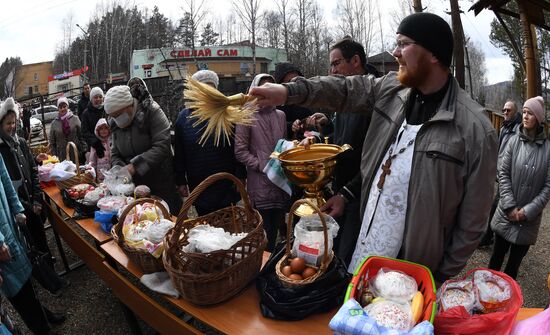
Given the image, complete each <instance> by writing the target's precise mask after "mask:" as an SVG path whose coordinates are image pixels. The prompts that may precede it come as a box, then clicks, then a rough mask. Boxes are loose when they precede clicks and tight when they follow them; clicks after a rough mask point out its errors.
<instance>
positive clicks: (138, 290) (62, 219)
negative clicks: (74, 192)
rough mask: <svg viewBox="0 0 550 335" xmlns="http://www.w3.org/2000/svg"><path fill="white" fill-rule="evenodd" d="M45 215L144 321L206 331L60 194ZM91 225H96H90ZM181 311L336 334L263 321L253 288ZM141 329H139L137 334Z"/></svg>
mask: <svg viewBox="0 0 550 335" xmlns="http://www.w3.org/2000/svg"><path fill="white" fill-rule="evenodd" d="M44 191H45V194H46V198H47V199H46V200H47V201H46V209H47V210H48V211H49V217H50V220H51V224H52V226H53V227H54V229H55V231H56V234H59V235H60V236H61V237H63V239H64V240H65V242H66V243H67V244H68V245H69V247H70V248H71V249H73V251H74V252H75V253H76V254H77V255H78V256H79V257H80V258H81V259H82V260H83V261H84V262H85V263H86V265H87V266H88V267H89V268H90V269H91V270H93V271H94V272H96V273H97V274H98V275H99V276H100V278H102V280H104V281H105V283H106V284H107V285H108V286H109V287H111V289H112V291H113V293H114V294H115V295H116V296H117V297H118V298H119V299H120V300H121V302H123V303H124V304H125V306H127V308H128V309H130V310H131V311H132V312H133V313H135V314H136V315H137V316H139V317H140V318H141V319H142V320H143V321H145V322H146V323H148V324H149V325H150V326H151V327H153V328H154V329H155V330H157V331H158V332H159V333H161V334H200V333H201V331H200V330H198V329H197V328H195V327H193V326H192V325H190V324H188V323H186V322H184V321H183V320H182V319H180V318H179V317H178V316H176V315H175V314H174V313H172V312H171V311H170V310H168V309H166V308H165V307H163V306H162V305H161V304H159V302H157V301H156V300H154V299H153V298H152V297H151V295H149V294H148V293H147V292H148V289H145V288H142V287H140V286H136V285H134V284H133V283H132V282H131V281H129V280H128V279H127V278H126V277H125V276H124V275H122V274H121V273H120V272H119V271H117V268H123V269H125V270H127V271H128V272H129V273H130V274H131V275H132V276H135V277H136V278H140V277H141V275H142V272H141V270H140V269H139V268H138V267H137V266H136V265H135V264H133V263H132V262H131V261H130V260H129V259H128V257H127V255H126V254H125V253H124V252H123V251H122V250H121V249H120V247H119V246H118V244H116V243H115V242H114V241H113V240H112V238H111V237H110V236H109V235H107V234H105V233H104V232H103V231H101V228H100V227H99V225H98V224H96V223H94V222H93V220H92V219H84V220H72V221H74V222H75V223H76V225H77V226H79V227H80V228H82V229H83V230H84V231H85V232H87V233H88V234H89V235H90V236H91V237H93V239H94V241H95V246H94V245H91V244H90V243H89V242H88V241H86V240H85V239H84V238H82V236H81V235H80V234H79V233H78V232H76V231H75V230H74V229H73V227H72V226H71V225H69V224H68V222H67V221H70V220H71V219H70V217H71V216H72V214H73V212H74V211H73V210H72V209H70V208H67V207H66V206H64V205H63V202H62V199H61V195H60V194H59V190H57V188H55V189H54V188H53V187H51V188H47V189H45V190H44ZM90 221H91V222H90ZM162 299H164V300H165V301H167V302H169V303H170V304H171V305H172V306H173V307H175V308H176V309H178V310H180V311H182V312H185V313H187V314H190V315H191V316H193V317H194V318H195V319H197V320H199V321H201V322H202V323H204V324H205V325H207V326H209V327H211V328H213V329H215V330H217V331H219V332H221V333H225V334H262V335H269V334H285V335H286V334H293V335H294V334H296V335H299V334H331V333H332V332H331V330H330V329H329V327H328V323H329V321H330V319H331V318H332V316H333V315H334V314H335V313H336V311H337V310H336V309H334V310H332V311H330V312H327V313H323V314H317V315H312V316H310V317H308V318H306V319H305V320H302V321H296V322H285V321H276V320H271V319H267V318H264V317H263V316H262V315H261V312H260V308H259V296H258V293H257V291H256V289H255V287H254V286H253V285H249V286H248V287H246V288H245V289H244V290H243V292H241V293H240V294H239V295H237V296H235V297H234V298H232V299H231V300H229V301H227V302H224V303H222V304H219V305H215V306H210V307H199V306H196V305H193V304H191V303H188V302H186V301H185V300H183V299H175V298H172V297H168V296H164V295H162ZM540 311H542V308H522V309H521V310H520V312H519V314H518V317H517V320H523V319H525V318H528V317H530V316H532V315H535V314H537V313H539V312H540ZM127 319H129V323H131V324H130V327H131V328H132V330H133V331H134V332H135V333H139V332H140V330H139V326H138V325H137V323H134V322H132V318H127ZM136 327H137V329H136Z"/></svg>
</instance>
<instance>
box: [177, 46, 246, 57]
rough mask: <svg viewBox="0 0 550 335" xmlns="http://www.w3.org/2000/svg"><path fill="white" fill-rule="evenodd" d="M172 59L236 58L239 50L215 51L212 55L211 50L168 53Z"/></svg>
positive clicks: (187, 50) (186, 50)
mask: <svg viewBox="0 0 550 335" xmlns="http://www.w3.org/2000/svg"><path fill="white" fill-rule="evenodd" d="M170 56H172V58H188V57H238V56H239V50H237V49H217V50H215V53H214V55H212V49H210V48H205V49H195V50H191V49H185V50H172V51H171V52H170Z"/></svg>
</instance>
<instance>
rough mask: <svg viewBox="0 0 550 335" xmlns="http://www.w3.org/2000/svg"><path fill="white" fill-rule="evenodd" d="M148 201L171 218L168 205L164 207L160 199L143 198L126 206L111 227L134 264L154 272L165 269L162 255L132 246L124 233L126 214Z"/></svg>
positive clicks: (115, 238)
mask: <svg viewBox="0 0 550 335" xmlns="http://www.w3.org/2000/svg"><path fill="white" fill-rule="evenodd" d="M146 202H148V203H153V204H154V205H155V207H156V208H158V209H160V210H161V212H162V215H163V216H164V218H165V219H170V212H168V210H167V209H166V207H164V206H163V205H162V204H161V203H160V201H159V200H157V199H152V198H141V199H138V200H136V201H134V202H132V203H130V204H129V205H127V206H126V207H125V208H124V210H123V211H122V213H121V214H120V218H119V220H118V223H117V224H116V225H114V226H113V228H112V229H111V234H112V235H113V239H114V240H115V242H116V243H117V244H118V245H119V246H120V248H121V249H122V250H124V252H125V253H126V255H128V258H130V260H131V261H132V262H133V263H134V264H136V265H138V266H139V267H140V268H141V270H142V271H143V273H153V272H159V271H164V265H163V264H162V257H158V258H157V257H155V256H153V255H151V253H150V252H149V251H147V250H144V249H137V248H134V247H132V246H129V245H128V244H126V241H125V239H124V234H123V233H122V226H123V225H124V221H125V219H126V216H128V214H129V213H130V211H131V210H132V208H134V207H136V206H137V205H139V204H143V203H146ZM134 220H135V219H134Z"/></svg>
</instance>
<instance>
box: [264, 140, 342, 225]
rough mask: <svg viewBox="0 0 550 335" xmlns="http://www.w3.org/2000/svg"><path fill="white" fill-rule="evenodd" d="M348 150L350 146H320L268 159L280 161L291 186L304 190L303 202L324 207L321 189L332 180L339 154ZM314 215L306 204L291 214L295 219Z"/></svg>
mask: <svg viewBox="0 0 550 335" xmlns="http://www.w3.org/2000/svg"><path fill="white" fill-rule="evenodd" d="M325 142H327V139H325ZM350 149H351V146H350V145H349V144H344V145H342V146H339V145H336V144H328V143H319V144H311V145H309V146H297V147H295V148H292V149H288V150H285V151H283V152H281V153H278V152H273V153H272V154H271V158H277V159H279V161H280V162H281V166H282V167H283V171H284V172H285V175H286V177H287V178H288V179H289V180H290V182H291V183H293V184H295V185H297V186H299V187H301V188H303V189H304V196H303V199H307V200H309V201H311V202H313V203H314V204H315V205H316V206H317V207H321V206H323V205H324V204H325V203H326V201H325V199H324V198H323V186H325V185H326V184H327V183H328V182H329V181H330V180H331V179H332V174H333V172H334V167H335V166H336V164H337V157H338V155H339V154H341V153H342V152H344V151H346V150H350ZM313 213H314V210H313V208H311V207H310V206H309V205H307V204H302V205H300V206H299V207H298V208H296V210H295V211H294V214H295V215H298V216H305V215H311V214H313Z"/></svg>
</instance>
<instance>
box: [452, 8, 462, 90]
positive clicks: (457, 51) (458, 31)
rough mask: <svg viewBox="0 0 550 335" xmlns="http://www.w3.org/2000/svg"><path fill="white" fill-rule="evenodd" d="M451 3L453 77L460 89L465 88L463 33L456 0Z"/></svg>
mask: <svg viewBox="0 0 550 335" xmlns="http://www.w3.org/2000/svg"><path fill="white" fill-rule="evenodd" d="M450 2H451V20H452V25H453V37H454V48H453V50H454V52H453V54H454V59H455V77H456V80H457V81H458V84H459V85H460V87H462V88H465V79H464V31H463V30H462V21H461V20H460V8H459V6H458V0H450Z"/></svg>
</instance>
